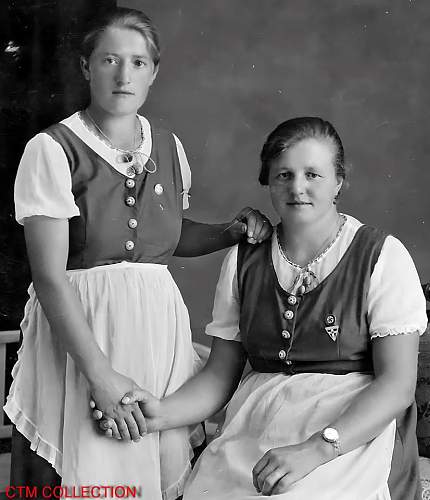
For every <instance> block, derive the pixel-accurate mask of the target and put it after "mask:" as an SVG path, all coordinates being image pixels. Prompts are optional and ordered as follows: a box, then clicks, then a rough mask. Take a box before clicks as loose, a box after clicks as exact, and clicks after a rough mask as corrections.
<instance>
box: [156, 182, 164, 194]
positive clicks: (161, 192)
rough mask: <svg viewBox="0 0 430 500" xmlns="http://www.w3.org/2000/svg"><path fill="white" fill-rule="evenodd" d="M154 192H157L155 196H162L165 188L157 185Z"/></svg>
mask: <svg viewBox="0 0 430 500" xmlns="http://www.w3.org/2000/svg"><path fill="white" fill-rule="evenodd" d="M154 191H155V194H158V196H160V194H163V191H164V189H163V186H162V185H161V184H155V186H154Z"/></svg>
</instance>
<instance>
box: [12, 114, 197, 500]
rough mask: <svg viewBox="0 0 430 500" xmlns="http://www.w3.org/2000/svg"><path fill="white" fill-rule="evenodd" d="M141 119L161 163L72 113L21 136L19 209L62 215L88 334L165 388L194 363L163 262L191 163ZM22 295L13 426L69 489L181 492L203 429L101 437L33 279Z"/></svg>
mask: <svg viewBox="0 0 430 500" xmlns="http://www.w3.org/2000/svg"><path fill="white" fill-rule="evenodd" d="M140 120H141V123H142V127H143V128H144V135H145V144H144V145H143V146H142V148H145V150H144V151H143V153H144V154H146V155H148V156H149V155H150V156H151V159H152V161H153V164H155V165H157V171H156V172H154V173H144V174H141V175H135V174H134V173H133V172H132V171H130V170H128V171H127V170H126V166H123V165H122V164H118V162H117V161H116V160H117V158H116V155H117V152H115V151H112V150H111V148H109V147H108V146H107V145H106V144H104V143H103V142H101V141H100V140H99V139H98V138H97V137H96V136H94V135H93V134H91V132H90V131H89V130H87V129H86V128H85V126H84V123H83V121H82V120H81V119H80V117H79V114H75V115H72V116H71V117H69V118H68V119H66V120H64V121H63V122H61V123H60V124H57V125H54V126H52V127H50V128H49V129H47V130H46V131H44V132H43V133H42V134H39V135H38V136H36V137H35V138H33V139H32V140H31V141H30V142H29V143H28V145H27V147H26V150H25V152H24V155H23V158H22V161H21V164H20V167H19V170H18V175H17V181H16V207H17V219H18V220H19V221H20V222H22V220H23V219H24V218H25V217H28V216H31V215H45V216H48V217H56V218H69V233H70V245H69V258H68V264H67V271H66V273H67V278H68V279H69V281H70V283H71V285H72V287H73V289H74V290H75V292H76V295H77V297H78V298H79V300H80V302H81V304H82V307H83V310H84V314H85V317H86V319H87V321H88V324H89V326H90V329H91V332H92V334H93V335H94V337H95V339H96V341H97V342H98V344H99V346H100V347H101V349H102V350H103V352H104V353H105V355H106V356H107V357H108V359H109V360H110V363H111V366H112V368H113V369H114V370H116V371H118V372H120V373H122V374H124V375H126V376H128V377H130V378H132V379H133V380H134V381H135V382H136V383H137V384H138V385H139V386H141V387H143V388H145V389H147V390H149V391H150V392H152V393H153V394H155V395H156V396H157V397H162V396H165V395H167V394H170V393H171V392H173V391H175V390H176V389H177V388H178V387H180V386H181V385H182V384H183V383H184V382H185V381H186V380H187V379H188V378H189V377H191V376H192V375H193V374H194V373H195V372H196V370H197V369H198V368H199V366H200V360H199V358H198V356H197V354H196V353H195V351H194V349H193V347H192V341H191V331H190V323H189V317H188V312H187V308H186V306H185V304H184V302H183V299H182V297H181V294H180V292H179V290H178V288H177V286H176V284H175V282H174V280H173V278H172V276H171V274H170V273H169V271H168V269H167V260H168V258H169V257H170V256H171V255H172V254H173V252H174V250H175V248H176V245H177V242H178V240H179V236H180V231H181V221H182V209H183V208H184V206H185V207H186V206H187V192H188V189H189V171H188V170H189V167H188V163H187V162H186V157H185V153H184V152H183V149H182V146H181V145H180V142H179V140H178V139H177V138H176V137H175V136H173V135H172V134H171V133H168V132H166V131H163V130H158V129H155V128H153V127H151V125H150V124H149V122H148V121H147V120H146V119H144V118H143V117H140ZM148 142H150V143H149V144H148ZM153 164H151V165H150V166H149V170H151V171H152V170H153V166H152V165H153ZM28 293H29V300H28V302H27V304H26V307H25V314H24V319H23V321H22V324H21V329H22V333H23V343H22V346H21V348H20V349H19V352H18V361H17V363H16V365H15V366H14V368H13V372H12V374H13V383H12V386H11V389H10V393H9V396H8V398H7V402H6V405H5V411H6V413H7V414H8V416H9V417H10V419H11V421H12V422H13V423H14V424H15V426H16V428H17V430H18V431H19V432H20V433H21V434H23V435H24V436H25V437H26V438H27V439H28V441H29V442H30V444H31V449H32V450H34V451H35V452H36V453H37V454H38V455H39V456H41V457H43V458H44V459H45V460H47V461H48V462H49V463H50V464H51V465H52V466H53V467H54V468H55V470H56V471H57V473H58V474H59V475H60V476H61V480H62V484H63V485H65V486H68V487H71V486H79V487H80V486H83V485H104V486H114V485H121V486H130V487H136V488H138V491H139V492H140V494H141V495H142V496H143V498H150V499H151V500H157V499H161V498H163V499H168V500H170V499H175V498H177V497H178V496H179V495H180V494H181V493H182V490H183V485H184V482H185V480H186V478H187V476H188V474H189V472H190V459H191V458H192V456H193V452H192V447H193V446H195V445H197V444H199V443H200V442H201V439H202V431H201V428H200V429H199V428H188V427H187V428H181V429H173V430H169V431H166V432H160V433H154V434H150V435H146V436H145V437H143V438H142V439H141V440H140V441H139V442H138V443H129V442H123V441H117V440H114V439H108V438H106V437H104V436H102V435H100V434H98V433H97V431H96V429H95V424H94V421H93V420H92V418H91V415H90V409H89V398H90V394H89V389H88V383H87V381H86V379H85V377H84V376H83V375H82V374H81V373H80V372H79V370H78V369H77V368H76V365H75V363H74V361H73V359H72V358H71V357H70V355H68V354H66V353H65V352H64V350H63V349H62V347H61V344H60V340H59V338H58V336H57V335H55V334H54V333H53V332H52V331H51V329H50V326H49V323H48V321H47V319H46V316H45V314H44V312H43V310H42V308H41V305H40V303H39V301H38V299H37V296H36V294H35V291H34V289H33V286H32V285H30V287H29V290H28Z"/></svg>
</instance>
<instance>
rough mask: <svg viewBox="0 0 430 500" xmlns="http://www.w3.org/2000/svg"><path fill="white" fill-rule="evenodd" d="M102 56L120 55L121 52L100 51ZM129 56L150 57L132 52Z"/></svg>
mask: <svg viewBox="0 0 430 500" xmlns="http://www.w3.org/2000/svg"><path fill="white" fill-rule="evenodd" d="M100 54H101V55H102V56H115V57H121V54H117V53H116V52H101V53H100ZM131 57H140V58H141V59H150V56H147V55H144V54H132V55H131Z"/></svg>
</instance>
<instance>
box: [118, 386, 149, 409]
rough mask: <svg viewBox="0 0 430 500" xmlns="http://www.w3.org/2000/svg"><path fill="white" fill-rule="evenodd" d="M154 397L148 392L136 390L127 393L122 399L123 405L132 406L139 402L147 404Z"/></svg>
mask: <svg viewBox="0 0 430 500" xmlns="http://www.w3.org/2000/svg"><path fill="white" fill-rule="evenodd" d="M150 396H152V395H151V394H150V393H149V392H148V391H144V390H143V389H134V390H133V391H131V392H127V394H125V395H124V397H123V398H122V399H121V403H122V404H123V405H131V404H134V403H138V402H146V401H148V399H149V398H150Z"/></svg>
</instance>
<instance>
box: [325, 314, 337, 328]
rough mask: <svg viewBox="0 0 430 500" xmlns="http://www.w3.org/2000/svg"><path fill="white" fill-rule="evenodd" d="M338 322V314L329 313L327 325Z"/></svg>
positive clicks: (326, 320)
mask: <svg viewBox="0 0 430 500" xmlns="http://www.w3.org/2000/svg"><path fill="white" fill-rule="evenodd" d="M335 323H336V316H335V315H334V314H327V316H326V319H325V324H326V325H327V326H330V325H334V324H335Z"/></svg>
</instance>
